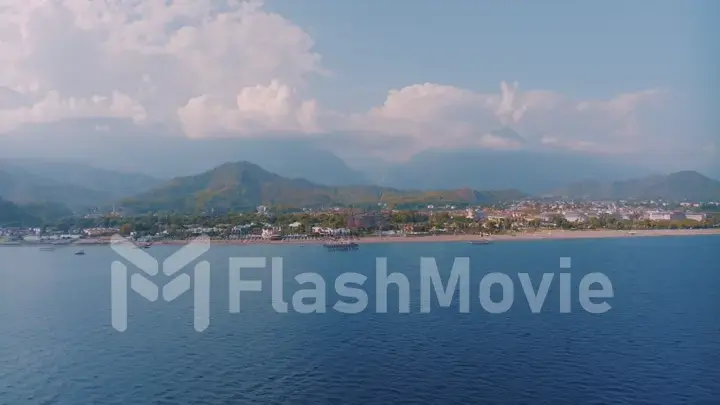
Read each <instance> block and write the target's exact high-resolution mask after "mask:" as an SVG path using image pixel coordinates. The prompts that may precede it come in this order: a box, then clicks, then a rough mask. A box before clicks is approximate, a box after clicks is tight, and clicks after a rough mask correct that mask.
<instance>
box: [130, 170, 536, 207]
mask: <svg viewBox="0 0 720 405" xmlns="http://www.w3.org/2000/svg"><path fill="white" fill-rule="evenodd" d="M523 197H524V195H523V194H522V193H520V192H518V191H514V190H508V191H496V192H480V191H475V190H470V189H461V190H447V191H434V192H423V191H408V190H397V189H392V188H382V187H376V186H348V187H330V186H322V185H318V184H315V183H311V182H309V181H307V180H304V179H289V178H285V177H281V176H278V175H277V174H274V173H270V172H268V171H266V170H264V169H263V168H261V167H260V166H257V165H255V164H252V163H248V162H237V163H226V164H224V165H222V166H219V167H217V168H215V169H213V170H210V171H207V172H205V173H201V174H199V175H196V176H188V177H180V178H176V179H173V180H171V181H169V182H168V183H166V184H165V185H163V186H162V187H158V188H155V189H153V190H150V191H148V192H145V193H141V194H139V195H137V196H136V197H134V198H131V199H125V200H123V201H122V202H121V205H122V206H123V208H125V209H127V210H130V211H133V212H147V211H185V212H190V211H206V210H209V209H216V210H234V211H242V210H253V209H255V207H257V206H258V205H271V206H274V205H281V206H285V207H294V208H316V207H321V206H326V207H328V206H332V205H345V206H348V205H352V204H358V205H359V204H377V203H381V202H382V203H388V204H414V203H418V204H419V203H427V204H431V203H441V202H444V203H470V204H492V203H495V202H497V201H499V200H506V199H519V198H523Z"/></svg>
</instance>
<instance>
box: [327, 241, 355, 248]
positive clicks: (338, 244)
mask: <svg viewBox="0 0 720 405" xmlns="http://www.w3.org/2000/svg"><path fill="white" fill-rule="evenodd" d="M323 246H324V247H326V248H327V249H328V250H356V249H357V248H358V247H360V245H358V244H357V243H355V242H346V241H337V242H328V243H325V244H323Z"/></svg>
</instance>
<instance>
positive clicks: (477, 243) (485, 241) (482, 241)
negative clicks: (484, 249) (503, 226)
mask: <svg viewBox="0 0 720 405" xmlns="http://www.w3.org/2000/svg"><path fill="white" fill-rule="evenodd" d="M470 244H471V245H488V244H490V241H489V240H487V239H481V240H471V241H470Z"/></svg>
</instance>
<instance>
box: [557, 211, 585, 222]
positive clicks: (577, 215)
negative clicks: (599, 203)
mask: <svg viewBox="0 0 720 405" xmlns="http://www.w3.org/2000/svg"><path fill="white" fill-rule="evenodd" d="M563 216H564V217H565V220H566V221H568V222H585V221H587V220H588V216H587V215H585V214H583V213H582V212H577V211H565V212H563Z"/></svg>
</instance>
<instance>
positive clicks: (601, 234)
mask: <svg viewBox="0 0 720 405" xmlns="http://www.w3.org/2000/svg"><path fill="white" fill-rule="evenodd" d="M700 235H720V229H718V228H714V229H660V230H637V231H616V230H582V231H568V230H552V231H547V230H545V231H538V232H525V233H521V232H518V233H516V234H505V235H490V236H480V235H426V236H364V237H360V238H354V241H356V242H358V243H362V244H364V243H421V242H434V243H444V242H472V241H480V240H488V241H491V242H505V241H528V240H555V239H601V238H642V237H659V236H700ZM327 241H328V239H294V240H280V241H270V240H264V239H253V240H213V243H214V244H218V245H250V244H271V245H290V244H300V245H309V244H322V243H325V242H327ZM155 243H156V244H166V245H182V244H186V243H188V241H187V240H172V241H158V242H155Z"/></svg>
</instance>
